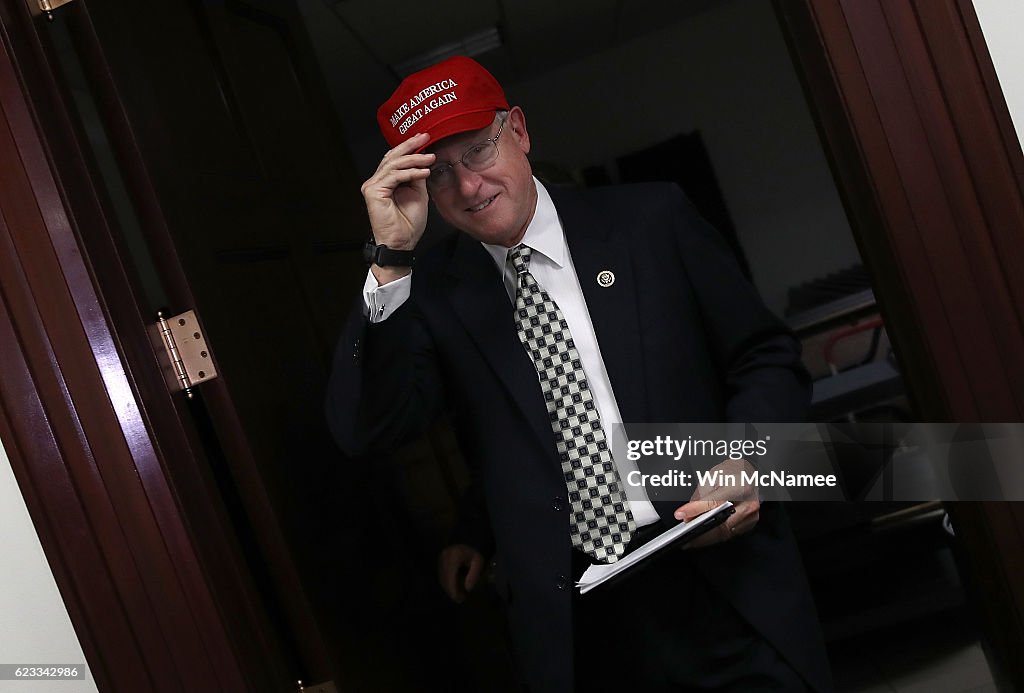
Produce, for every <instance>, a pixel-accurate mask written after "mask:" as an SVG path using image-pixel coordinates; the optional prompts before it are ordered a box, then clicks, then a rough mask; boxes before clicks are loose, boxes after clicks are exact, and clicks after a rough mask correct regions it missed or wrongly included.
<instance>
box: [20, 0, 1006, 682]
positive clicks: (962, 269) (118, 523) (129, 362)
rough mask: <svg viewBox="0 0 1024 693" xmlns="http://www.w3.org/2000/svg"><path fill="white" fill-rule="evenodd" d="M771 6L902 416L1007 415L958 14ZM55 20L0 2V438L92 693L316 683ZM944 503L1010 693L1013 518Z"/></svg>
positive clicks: (1001, 158) (982, 82) (989, 169)
mask: <svg viewBox="0 0 1024 693" xmlns="http://www.w3.org/2000/svg"><path fill="white" fill-rule="evenodd" d="M774 2H775V7H776V12H777V14H778V16H779V20H780V24H781V26H782V28H783V33H784V34H785V35H786V36H787V40H788V41H789V43H790V48H791V52H792V54H793V57H794V62H795V64H796V65H797V71H798V73H799V74H801V76H802V79H803V80H804V85H805V89H806V92H807V95H808V100H809V103H810V104H811V107H812V110H813V111H814V113H815V116H816V118H817V122H818V126H819V130H820V134H821V137H822V141H823V144H824V146H825V149H826V152H827V154H828V155H829V157H830V162H831V164H832V168H833V172H834V175H835V177H836V180H837V183H838V187H839V188H840V192H841V195H842V197H843V200H844V204H845V205H846V209H847V213H848V215H849V218H850V220H851V226H852V228H853V232H854V235H855V238H856V239H857V243H858V246H859V248H860V250H861V254H862V255H863V257H864V260H865V264H866V265H867V267H868V269H869V271H870V272H871V274H872V278H873V282H874V285H875V287H876V289H877V291H876V293H877V295H878V298H879V302H880V307H881V310H882V314H883V316H884V317H885V319H886V323H887V327H888V329H889V333H890V335H891V338H892V341H893V343H894V344H895V345H896V347H897V350H898V353H899V355H900V358H901V367H902V369H903V372H904V377H905V379H906V382H907V383H908V386H909V388H910V391H911V394H912V397H913V399H914V402H915V405H916V406H917V408H918V411H920V412H921V413H922V415H923V416H924V417H925V418H927V419H930V420H933V421H1021V420H1022V413H1024V358H1022V357H1021V354H1024V348H1021V347H1024V322H1022V321H1024V253H1019V252H1018V253H1017V256H1016V257H1014V255H1013V250H1014V246H1017V248H1018V249H1019V247H1020V245H1021V243H1020V241H1021V238H1020V234H1021V229H1024V155H1022V153H1021V147H1020V143H1019V142H1018V140H1017V138H1016V135H1015V133H1014V130H1013V127H1012V122H1011V121H1010V116H1009V112H1008V109H1007V107H1006V104H1005V101H1004V99H1003V97H1002V94H1001V92H1000V91H999V86H998V79H997V77H996V73H995V70H994V68H993V66H992V62H991V58H990V57H989V55H988V51H987V49H986V47H985V43H984V40H983V37H982V34H981V30H980V26H979V24H978V20H977V17H976V15H975V13H974V8H973V6H972V5H971V3H970V2H969V0H900V1H899V2H893V1H891V0H888V1H887V0H774ZM58 11H66V12H79V13H80V15H81V16H82V17H84V19H83V21H87V15H86V14H85V13H82V12H81V11H80V10H76V4H75V3H73V4H72V5H70V6H68V7H66V8H62V9H61V10H58ZM45 31H46V20H45V18H44V17H42V16H41V15H40V14H39V13H38V12H37V11H33V10H30V9H29V5H28V4H27V3H26V2H23V1H21V0H0V105H2V110H0V160H3V161H4V162H5V166H4V167H3V168H4V170H3V171H2V172H0V368H2V372H3V373H4V376H3V379H2V380H0V438H2V440H3V443H4V446H5V448H6V449H7V452H8V455H9V457H10V460H11V463H12V466H13V468H14V472H15V476H16V478H17V479H18V483H19V485H20V487H21V490H22V493H23V495H24V496H25V499H26V503H27V505H28V507H29V512H30V514H31V516H32V518H33V522H34V524H35V526H36V528H37V530H38V532H39V536H40V541H41V543H42V545H43V549H44V552H45V553H46V556H47V559H48V561H49V563H50V565H51V567H52V568H53V572H54V577H55V579H56V581H57V585H58V587H59V589H60V592H61V595H62V597H63V599H64V601H65V604H66V605H67V608H68V611H69V614H70V616H71V620H72V623H73V625H74V626H75V629H76V632H77V634H78V636H79V639H80V640H81V643H82V647H83V650H84V651H85V654H86V658H87V659H88V662H89V666H90V669H91V671H92V672H93V676H94V678H95V679H96V682H97V685H98V686H99V687H100V689H101V690H122V689H123V690H128V689H132V690H149V689H152V690H157V691H162V690H168V691H170V690H181V689H184V688H194V687H195V685H196V682H197V681H201V682H202V686H203V688H204V689H205V688H209V689H211V690H283V687H284V686H286V685H289V684H291V685H294V681H295V680H296V679H297V678H303V679H304V680H306V681H310V680H313V681H316V680H321V677H324V676H325V675H328V676H329V675H330V673H331V672H330V664H329V658H328V657H327V656H326V654H325V653H324V652H323V641H322V639H320V638H319V636H318V635H317V634H316V632H315V629H314V630H313V631H312V634H310V631H307V630H305V629H303V628H302V627H301V624H302V623H306V624H307V625H308V624H309V623H310V620H313V619H312V615H311V614H310V613H309V610H308V604H307V605H306V606H305V607H303V606H302V604H301V603H300V604H299V605H298V606H296V605H294V604H293V605H291V607H289V608H287V609H286V610H287V611H288V612H289V616H288V619H287V620H288V622H289V626H288V627H287V629H286V630H288V631H291V633H290V634H292V635H303V634H305V635H304V637H307V640H306V641H305V642H304V643H303V644H301V645H300V646H299V647H298V648H293V647H291V646H290V645H289V644H288V643H287V642H285V640H286V638H287V637H288V634H285V633H282V628H281V624H280V623H279V622H278V621H275V615H274V614H275V610H276V609H277V608H279V606H280V605H278V606H274V605H271V604H268V603H267V599H266V595H265V594H264V593H261V592H260V590H259V588H258V586H257V585H255V584H254V579H253V576H252V575H251V574H250V572H249V569H248V568H247V565H246V562H245V559H244V557H243V556H242V552H241V550H240V548H239V546H238V544H237V541H236V539H235V538H234V534H233V530H232V527H231V523H230V521H229V519H228V518H227V515H226V512H225V510H224V507H223V504H222V502H221V499H220V498H219V496H218V492H217V489H216V484H215V483H214V482H213V480H212V479H211V478H210V474H209V472H208V460H206V459H205V457H204V454H203V452H202V446H201V444H200V443H199V440H198V437H197V435H196V432H195V430H194V427H193V425H192V424H191V422H190V418H189V416H190V415H189V412H188V409H187V405H186V404H185V403H184V402H183V400H182V398H181V396H180V395H171V394H169V393H168V391H167V389H166V387H165V386H164V384H163V380H162V376H161V375H160V371H159V359H158V357H157V355H156V351H155V350H154V348H153V346H152V344H151V343H150V342H149V341H148V339H146V338H145V336H144V335H145V329H144V327H145V323H146V322H147V320H148V318H149V316H144V315H143V314H142V312H141V311H140V309H139V305H138V303H137V302H136V301H135V299H134V298H133V297H134V296H135V295H136V291H135V290H136V288H137V287H136V282H135V279H134V278H133V277H132V276H131V272H130V270H129V269H127V267H128V263H126V262H122V260H121V257H122V256H123V254H122V252H121V250H122V249H121V248H119V247H118V242H117V241H116V240H115V237H116V234H115V233H113V230H112V228H111V227H112V222H111V221H110V219H111V214H110V211H109V210H110V206H109V204H108V203H107V201H106V200H104V199H103V194H102V193H101V192H100V189H99V186H94V185H93V184H92V180H93V177H94V176H95V170H96V168H95V166H94V165H93V163H92V162H91V161H90V158H89V155H88V154H87V151H88V150H87V148H86V147H84V146H82V144H81V143H82V142H84V138H83V135H82V133H81V132H79V131H78V129H77V126H76V124H75V122H76V121H75V118H74V117H72V114H73V112H74V111H73V108H72V107H71V104H70V103H69V101H68V98H67V94H66V92H65V91H64V90H63V89H62V87H61V84H60V82H59V79H58V78H57V77H56V74H57V71H56V70H55V69H54V68H53V67H52V56H51V55H49V54H48V53H47V50H46V48H45V42H44V41H41V40H40V35H41V34H42V33H43V32H45ZM92 67H93V68H95V69H96V70H97V73H98V74H102V73H103V70H104V66H103V65H102V64H97V65H94V66H92ZM114 126H115V129H114V134H115V136H117V137H125V138H128V137H130V134H129V133H128V132H127V131H126V130H121V131H119V130H117V127H118V124H117V123H116V122H115V123H114ZM8 162H10V165H8ZM143 173H144V171H143ZM142 184H144V179H143V181H142ZM143 214H145V209H143ZM150 221H151V222H152V221H153V217H151V218H150ZM165 232H166V231H165ZM55 278H62V279H63V281H55ZM100 278H102V279H100ZM186 290H187V287H186ZM188 307H190V306H182V308H183V309H184V308H188ZM210 385H215V382H214V383H210ZM204 396H208V397H210V398H213V399H216V398H217V397H219V396H226V393H221V394H217V390H216V388H214V389H213V391H212V392H211V393H210V394H209V395H204ZM170 459H173V460H174V465H173V472H172V471H171V469H170V466H169V465H168V464H167V460H170ZM952 512H953V515H954V520H955V523H956V529H957V532H958V534H959V535H960V536H961V538H962V539H963V541H962V542H961V543H962V544H963V546H964V548H965V551H966V553H967V556H968V558H969V562H968V563H966V564H965V565H966V566H967V567H968V569H967V573H968V578H969V582H970V583H971V584H972V585H974V586H975V588H976V589H974V590H973V591H972V594H973V595H974V598H975V602H976V605H977V607H978V613H979V614H980V615H981V617H982V620H983V624H984V626H985V629H984V630H985V636H986V644H987V653H988V655H989V657H990V662H991V663H992V666H993V673H994V675H995V677H996V681H997V683H998V684H999V685H1000V687H1005V688H1006V689H1007V690H1009V689H1010V688H1011V687H1012V686H1014V685H1017V686H1021V687H1024V684H1022V664H1021V663H1020V662H1019V661H1017V660H1016V658H1015V657H1014V656H1013V655H1012V653H1014V652H1019V651H1024V585H1021V584H1020V583H1019V581H1016V582H1015V581H1014V580H1012V579H1011V578H1012V576H1014V575H1020V574H1021V568H1022V567H1024V566H1022V565H1021V561H1022V558H1021V555H1020V551H1019V546H1020V545H1021V537H1024V512H1022V511H1021V510H1020V509H1018V507H1017V504H1011V503H1004V504H996V503H984V504H966V503H964V504H957V507H955V508H952ZM268 521H272V520H268ZM191 528H197V531H192V529H191ZM198 528H201V531H198ZM271 531H273V528H271ZM274 561H275V563H278V564H279V565H277V566H276V567H277V569H278V570H280V571H283V573H284V574H285V575H286V579H285V584H287V582H288V579H295V576H296V569H295V566H294V565H293V564H291V563H290V559H289V558H288V555H287V552H286V551H283V552H282V553H280V554H278V555H276V556H274ZM288 575H291V576H292V578H287V576H288ZM280 584H281V583H279V585H280ZM304 609H305V611H304ZM297 624H298V625H297ZM296 650H298V652H297V651H296Z"/></svg>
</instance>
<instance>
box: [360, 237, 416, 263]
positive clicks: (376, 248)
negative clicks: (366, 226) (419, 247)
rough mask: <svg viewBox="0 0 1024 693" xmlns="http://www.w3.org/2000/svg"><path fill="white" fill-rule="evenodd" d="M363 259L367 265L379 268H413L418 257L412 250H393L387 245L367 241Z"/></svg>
mask: <svg viewBox="0 0 1024 693" xmlns="http://www.w3.org/2000/svg"><path fill="white" fill-rule="evenodd" d="M363 259H364V260H365V261H366V264H367V265H377V266H378V267H412V265H413V263H414V262H415V261H416V256H415V254H414V251H412V250H393V249H392V248H389V247H387V246H386V245H377V244H376V243H374V242H373V241H367V242H366V245H364V246H363Z"/></svg>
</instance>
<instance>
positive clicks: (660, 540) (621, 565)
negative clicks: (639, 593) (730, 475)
mask: <svg viewBox="0 0 1024 693" xmlns="http://www.w3.org/2000/svg"><path fill="white" fill-rule="evenodd" d="M731 507H732V503H731V502H729V501H725V502H724V503H722V504H721V505H719V506H717V507H715V508H712V509H711V510H708V511H707V512H706V513H703V514H702V515H698V516H697V517H695V518H693V519H692V520H690V521H689V522H680V523H679V524H678V525H676V526H675V527H673V528H672V529H670V530H668V531H667V532H664V533H663V534H659V535H658V536H657V537H655V538H654V539H651V540H650V541H649V542H647V543H646V544H644V545H643V546H641V547H640V548H639V549H637V550H636V551H631V552H629V553H628V554H626V556H625V557H624V558H620V559H619V560H618V561H616V562H615V563H601V564H597V565H592V566H590V567H589V568H587V571H586V572H585V573H583V575H582V576H581V577H580V580H579V582H577V583H576V586H577V587H578V588H579V590H580V594H586V593H587V592H589V591H590V590H592V589H594V588H595V587H597V586H598V585H600V584H602V583H604V582H606V581H608V580H611V579H612V578H613V577H615V576H616V575H618V574H619V573H621V572H622V571H624V570H626V569H627V568H629V567H630V566H632V565H635V564H636V563H639V562H640V561H642V560H644V559H645V558H647V557H648V556H650V555H651V554H654V553H656V552H658V551H659V550H661V549H663V548H664V547H666V546H668V545H669V544H671V543H673V542H675V541H676V540H677V539H679V538H680V537H682V536H685V535H686V534H689V533H690V532H693V531H694V530H696V529H697V528H698V527H700V526H701V525H703V524H705V523H707V522H708V521H710V520H711V518H713V517H715V516H716V515H718V514H719V513H723V512H726V511H727V510H728V509H729V508H731Z"/></svg>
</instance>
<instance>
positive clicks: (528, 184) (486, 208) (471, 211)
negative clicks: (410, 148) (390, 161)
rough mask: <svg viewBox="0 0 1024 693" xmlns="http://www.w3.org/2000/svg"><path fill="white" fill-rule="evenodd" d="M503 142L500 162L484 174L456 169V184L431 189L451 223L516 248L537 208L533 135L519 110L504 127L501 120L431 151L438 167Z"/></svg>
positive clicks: (477, 236)
mask: <svg viewBox="0 0 1024 693" xmlns="http://www.w3.org/2000/svg"><path fill="white" fill-rule="evenodd" d="M499 127H500V128H501V136H500V137H499V138H498V142H497V144H498V158H497V159H496V160H495V161H494V163H493V164H491V165H490V166H489V167H488V168H486V169H484V170H483V171H479V172H477V171H470V170H469V169H468V168H466V167H465V166H463V165H462V164H458V163H457V164H456V165H455V166H454V167H453V169H452V171H451V176H452V180H451V184H450V185H447V186H445V187H441V188H435V187H433V186H429V189H430V198H431V199H432V200H433V202H434V204H435V205H436V206H437V211H438V212H439V213H440V214H441V217H442V218H444V220H445V221H447V222H448V223H449V224H451V225H452V226H454V227H455V228H457V229H459V230H461V231H463V232H465V233H467V234H468V235H470V236H471V237H473V238H475V239H477V240H479V241H482V242H484V243H491V244H494V245H503V246H506V247H512V246H514V245H516V244H517V243H519V241H520V240H522V238H523V235H524V234H525V233H526V227H527V226H529V224H530V220H531V219H533V212H534V210H535V209H536V207H537V186H536V185H534V182H533V170H532V169H531V168H530V161H529V159H527V158H526V155H527V154H528V153H529V151H530V136H529V134H528V133H527V131H526V118H525V117H524V116H523V112H522V110H520V109H519V108H518V107H516V108H513V109H512V110H511V111H509V113H508V116H507V118H506V121H505V124H504V126H502V125H501V122H500V121H499V119H498V118H497V117H495V119H494V122H493V123H492V124H491V125H490V126H488V127H486V128H484V129H482V130H474V131H472V132H464V133H460V134H458V135H452V136H451V137H446V138H444V139H443V140H441V141H439V142H437V143H436V144H432V145H430V146H429V147H427V148H426V151H428V152H433V153H434V154H436V155H437V159H436V163H435V166H436V165H439V164H444V163H448V162H458V161H459V160H460V159H461V157H462V156H463V154H465V153H466V151H467V150H469V149H470V148H471V147H473V146H474V145H477V144H480V143H481V142H484V141H485V140H487V139H488V138H493V137H494V136H495V135H497V134H498V130H499Z"/></svg>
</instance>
